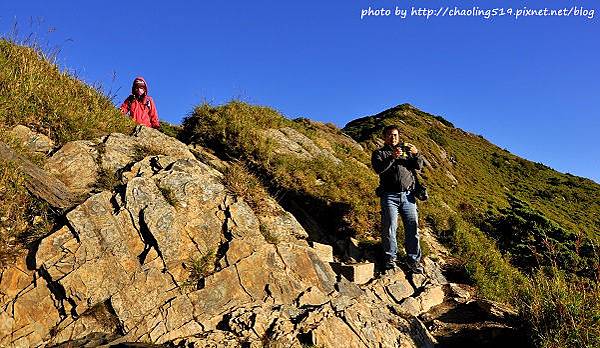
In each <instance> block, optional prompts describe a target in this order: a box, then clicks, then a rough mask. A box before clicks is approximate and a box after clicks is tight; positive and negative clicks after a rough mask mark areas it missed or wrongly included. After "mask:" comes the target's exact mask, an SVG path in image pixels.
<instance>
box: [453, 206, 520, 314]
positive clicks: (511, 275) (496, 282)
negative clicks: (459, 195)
mask: <svg viewBox="0 0 600 348" xmlns="http://www.w3.org/2000/svg"><path fill="white" fill-rule="evenodd" d="M450 234H451V236H452V244H453V247H454V250H453V251H454V252H455V253H456V255H457V256H458V257H459V258H460V259H461V260H463V261H464V262H465V269H466V271H467V274H468V275H469V276H470V277H471V279H473V280H474V282H475V283H476V284H477V287H478V291H479V292H480V293H481V295H482V296H483V297H485V298H488V299H492V300H497V301H504V302H508V303H514V299H515V298H517V296H520V295H521V294H520V292H521V291H523V289H524V288H523V287H524V286H525V284H526V282H527V280H526V278H525V276H523V275H522V274H521V273H520V272H519V271H518V270H517V269H515V268H514V267H513V266H511V264H510V263H509V262H508V261H507V260H506V259H505V258H504V257H503V256H502V254H501V253H500V251H498V248H497V247H496V245H495V243H494V241H493V240H492V239H490V238H489V237H487V236H486V235H485V234H484V233H483V232H481V231H480V230H478V229H477V228H475V227H473V226H472V225H470V224H468V223H466V222H464V221H463V220H462V219H460V218H459V217H457V216H455V217H452V218H451V219H450Z"/></svg>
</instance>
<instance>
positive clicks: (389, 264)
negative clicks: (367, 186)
mask: <svg viewBox="0 0 600 348" xmlns="http://www.w3.org/2000/svg"><path fill="white" fill-rule="evenodd" d="M383 136H384V139H385V145H384V146H383V147H382V148H380V149H377V150H375V151H373V154H372V156H371V165H372V166H373V169H374V170H375V172H376V173H377V174H378V175H379V187H378V188H377V195H378V196H379V197H380V200H381V242H382V246H383V251H384V260H383V261H384V264H383V268H384V270H393V269H396V268H397V267H398V266H397V265H396V257H397V253H398V245H397V242H396V230H397V228H398V214H400V216H401V217H402V222H403V223H404V249H405V251H406V254H407V256H408V268H409V270H410V271H411V272H412V273H419V274H422V273H423V266H422V265H421V247H420V244H419V229H418V221H419V219H418V215H417V202H416V195H415V188H416V187H417V185H418V181H417V178H416V175H415V170H421V168H423V162H424V160H423V157H422V156H421V155H420V154H419V150H418V149H417V147H416V146H414V145H413V144H410V143H400V132H399V128H398V126H395V125H391V126H387V127H385V128H384V130H383Z"/></svg>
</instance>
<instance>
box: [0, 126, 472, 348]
mask: <svg viewBox="0 0 600 348" xmlns="http://www.w3.org/2000/svg"><path fill="white" fill-rule="evenodd" d="M288 133H289V132H288ZM282 134H283V133H282ZM288 135H289V134H288ZM296 140H297V141H299V143H303V146H304V148H311V149H312V150H313V151H314V148H312V147H311V146H310V145H307V144H306V143H305V140H306V139H296ZM190 150H192V151H193V153H194V154H196V155H198V154H200V155H199V156H198V158H200V159H203V160H206V159H207V158H208V160H207V162H208V163H205V162H202V161H199V160H198V159H196V157H195V156H194V154H192V152H190ZM323 151H325V150H323ZM225 167H227V163H224V162H222V161H220V160H219V159H217V158H215V157H213V156H211V155H210V154H209V153H208V152H206V151H203V150H202V149H199V148H197V147H196V148H188V147H187V146H186V145H184V144H182V143H180V142H178V141H177V140H175V139H173V138H170V137H167V136H165V135H163V134H161V133H159V132H158V131H155V130H152V129H149V128H145V127H138V128H137V129H136V132H135V133H134V134H133V135H132V136H127V135H123V134H111V135H109V136H106V137H103V138H101V139H97V140H95V141H77V142H72V143H68V144H66V145H64V146H63V147H62V148H61V149H60V150H58V151H57V152H56V153H55V154H54V155H53V156H52V157H51V158H50V159H49V160H48V162H47V164H46V169H47V170H48V171H50V172H52V173H54V174H55V175H56V176H58V177H59V178H61V180H63V181H64V183H65V184H66V185H67V186H69V188H70V189H71V190H73V191H76V192H77V193H78V194H79V195H80V196H81V197H84V198H85V200H84V201H83V203H81V204H79V205H77V206H76V207H74V208H73V209H71V210H70V211H69V212H67V213H66V214H65V216H64V225H63V226H59V227H60V228H58V229H57V230H56V231H55V232H54V233H52V234H50V235H49V236H47V237H46V238H44V239H42V240H41V241H40V243H39V245H38V246H37V249H35V250H31V252H30V254H29V255H28V257H27V258H24V259H21V260H19V261H18V262H17V263H16V264H15V265H13V266H11V267H8V268H6V269H4V270H2V273H1V276H0V306H1V307H0V346H7V347H32V346H45V345H59V344H61V343H65V344H67V345H84V344H88V345H99V344H107V343H110V344H118V343H125V342H146V343H154V344H162V343H167V342H170V343H173V344H180V345H185V346H189V347H239V346H241V345H245V346H250V347H262V346H270V347H277V346H281V347H302V346H303V345H316V346H324V347H373V346H378V347H433V346H434V344H435V339H434V338H433V337H432V336H431V334H430V333H429V332H428V330H427V329H426V327H425V326H424V324H423V322H422V321H421V319H419V318H427V319H428V320H429V321H430V322H431V321H433V320H437V317H427V315H426V314H427V312H435V310H436V308H439V306H440V305H442V304H443V303H444V302H445V301H447V300H448V299H449V298H461V299H463V300H464V301H463V302H467V303H468V301H469V297H470V296H469V293H468V292H467V293H466V294H465V291H464V289H462V288H460V286H458V285H456V284H448V282H447V281H446V279H445V277H444V275H443V274H442V272H441V269H440V267H439V265H438V264H437V263H435V262H433V261H432V260H430V259H426V261H425V269H426V271H427V272H426V273H427V274H426V276H409V277H407V276H406V275H405V274H404V273H403V272H402V271H397V272H395V273H392V274H385V275H381V276H379V277H378V278H377V279H375V280H371V281H369V282H368V283H366V284H363V285H360V286H359V285H357V284H354V283H352V282H349V281H348V280H346V279H345V278H344V277H343V276H342V275H341V274H336V273H335V272H334V269H332V267H331V264H330V262H331V261H332V257H331V255H330V252H324V250H325V251H327V250H330V249H331V248H330V247H329V248H327V247H325V246H321V247H320V249H319V248H316V247H315V244H314V243H311V244H309V243H308V242H307V241H306V239H307V237H308V235H307V234H306V232H305V231H304V229H303V228H302V226H301V225H300V224H299V223H298V221H297V220H296V219H295V218H294V216H292V215H291V214H290V213H288V212H286V211H285V210H284V209H283V208H281V207H280V206H279V205H278V204H277V202H275V201H274V200H273V199H270V198H267V199H266V201H265V202H264V206H265V207H266V208H265V209H264V211H262V212H256V211H253V210H252V208H251V207H250V206H249V205H248V204H247V203H246V202H245V201H244V200H243V199H241V198H239V197H235V196H234V195H232V194H231V193H230V192H228V190H227V188H226V187H225V186H224V185H223V183H222V182H223V180H222V179H223V175H222V174H221V173H220V172H219V171H218V170H217V169H215V168H225ZM107 176H108V177H109V178H108V179H107V178H106V177H107ZM103 177H104V180H103V179H102V178H103ZM99 181H103V182H104V183H103V184H102V185H100V184H99ZM107 183H108V184H110V185H107ZM439 248H442V247H441V246H440V247H439ZM432 318H433V319H432Z"/></svg>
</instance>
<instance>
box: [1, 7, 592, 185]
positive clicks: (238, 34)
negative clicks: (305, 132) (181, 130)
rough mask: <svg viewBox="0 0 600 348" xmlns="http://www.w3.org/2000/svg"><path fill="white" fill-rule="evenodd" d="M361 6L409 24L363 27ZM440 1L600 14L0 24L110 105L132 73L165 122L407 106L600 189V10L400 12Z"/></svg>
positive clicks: (10, 13) (154, 15)
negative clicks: (231, 111) (52, 55)
mask: <svg viewBox="0 0 600 348" xmlns="http://www.w3.org/2000/svg"><path fill="white" fill-rule="evenodd" d="M369 6H370V7H371V8H374V9H375V8H377V9H379V8H382V7H383V8H386V9H392V10H394V9H395V7H396V6H398V7H399V8H400V9H408V10H409V16H407V17H406V18H404V19H402V18H400V17H396V16H394V15H391V16H389V17H365V18H363V19H361V18H360V17H361V10H362V9H367V8H368V7H369ZM446 6H448V7H449V9H454V8H455V7H457V8H459V9H472V8H473V7H479V8H480V9H488V8H502V9H504V10H505V11H507V10H508V9H509V8H512V9H513V11H514V12H516V10H517V9H518V10H525V9H540V8H542V9H543V8H545V7H546V8H548V9H562V8H564V7H567V8H568V9H570V8H571V7H573V6H577V9H579V10H580V9H581V8H580V7H583V8H584V9H586V10H590V9H594V10H595V12H598V11H599V10H600V1H598V0H595V1H564V0H554V1H541V0H522V1H496V0H485V1H484V0H481V1H459V0H454V1H436V0H427V1H425V0H396V1H363V0H360V1H359V0H351V1H348V0H346V1H333V0H332V1H302V2H300V1H296V2H291V1H248V0H247V1H237V0H229V1H210V2H209V1H177V0H174V1H168V2H167V1H144V2H141V1H140V2H134V1H132V2H127V3H125V4H124V3H121V2H116V1H104V2H85V1H77V2H76V1H38V0H30V1H19V2H17V1H3V2H1V3H0V30H1V32H3V33H5V34H7V33H9V32H10V30H11V28H12V27H13V25H14V24H15V22H16V23H17V28H18V30H19V32H20V35H21V36H26V35H27V34H29V33H31V32H34V33H36V35H37V36H38V37H39V41H41V42H42V43H45V42H47V45H49V46H52V47H58V48H60V51H61V52H60V54H59V64H60V65H61V66H65V67H68V68H70V69H72V70H74V71H75V72H76V73H77V75H78V76H79V77H80V78H82V79H84V80H85V81H88V82H100V83H101V84H102V85H103V86H104V88H105V90H111V91H113V92H115V91H116V93H117V97H116V100H115V102H116V103H119V102H120V101H121V100H122V99H124V98H125V97H126V96H127V94H128V92H129V90H130V85H131V81H132V79H133V78H134V77H135V76H137V75H142V76H144V77H145V78H146V79H147V80H148V83H149V90H150V94H151V95H152V96H153V97H154V98H155V100H156V102H157V108H158V111H159V116H160V118H161V119H163V120H167V121H169V122H173V123H179V122H180V121H181V119H182V118H183V117H184V116H185V115H186V114H188V113H189V112H190V111H191V110H192V108H193V106H194V105H196V104H198V103H201V102H203V101H208V102H211V103H214V104H220V103H224V102H227V101H228V100H230V99H232V98H239V99H242V100H245V101H248V102H251V103H257V104H262V105H268V106H271V107H274V108H276V109H278V110H279V111H281V112H282V113H283V114H284V115H286V116H287V117H290V118H295V117H299V116H303V117H308V118H311V119H314V120H318V121H323V122H333V123H335V124H336V125H338V126H340V127H343V126H344V125H345V124H346V123H347V122H349V121H351V120H353V119H355V118H358V117H362V116H366V115H372V114H375V113H378V112H380V111H383V110H385V109H387V108H390V107H393V106H395V105H398V104H401V103H405V102H408V103H411V104H413V105H415V106H417V107H418V108H420V109H422V110H424V111H427V112H429V113H432V114H436V115H442V116H443V117H445V118H447V119H448V120H450V121H451V122H453V123H454V124H455V125H456V126H457V127H460V128H463V129H465V130H468V131H470V132H473V133H477V134H481V135H483V136H484V137H485V138H487V139H488V140H490V141H491V142H493V143H495V144H497V145H498V146H500V147H503V148H506V149H508V150H509V151H511V152H513V153H515V154H517V155H519V156H522V157H525V158H527V159H529V160H532V161H536V162H541V163H544V164H546V165H549V166H551V167H553V168H555V169H557V170H559V171H561V172H569V173H572V174H575V175H579V176H584V177H588V178H591V179H593V180H595V181H596V182H600V151H599V150H598V145H597V143H596V141H597V139H598V134H600V111H599V107H598V105H597V104H598V103H599V102H600V82H599V77H600V40H599V37H600V18H599V17H600V13H595V14H594V17H593V18H591V19H590V18H588V17H589V16H588V17H586V16H574V15H573V13H574V12H572V15H571V16H570V17H558V16H548V17H534V16H530V17H520V18H517V19H516V18H514V16H513V17H510V16H503V17H499V16H498V17H494V18H491V19H484V18H482V17H449V16H445V17H430V18H429V19H426V18H425V17H417V16H410V9H411V8H412V7H415V8H432V9H435V10H436V12H437V10H438V9H439V8H440V7H441V8H442V9H445V7H446ZM514 12H513V13H514ZM32 19H33V20H32ZM113 76H116V78H113Z"/></svg>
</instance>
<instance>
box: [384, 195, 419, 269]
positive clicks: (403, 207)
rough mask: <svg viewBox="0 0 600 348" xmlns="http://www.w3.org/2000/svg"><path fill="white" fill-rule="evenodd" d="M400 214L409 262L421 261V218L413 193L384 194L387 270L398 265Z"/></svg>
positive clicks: (385, 259) (385, 261)
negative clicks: (397, 233) (397, 234)
mask: <svg viewBox="0 0 600 348" xmlns="http://www.w3.org/2000/svg"><path fill="white" fill-rule="evenodd" d="M398 213H400V216H401V217H402V222H403V223H404V250H406V254H407V255H408V258H409V261H411V262H420V261H421V247H420V245H419V229H418V226H417V224H418V221H419V218H418V214H417V202H416V200H415V196H414V194H413V192H412V191H408V192H384V193H383V194H382V195H381V242H382V246H383V251H384V253H385V254H384V267H385V268H389V267H392V266H394V265H395V263H396V254H397V253H398V244H397V242H396V230H397V229H398Z"/></svg>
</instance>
